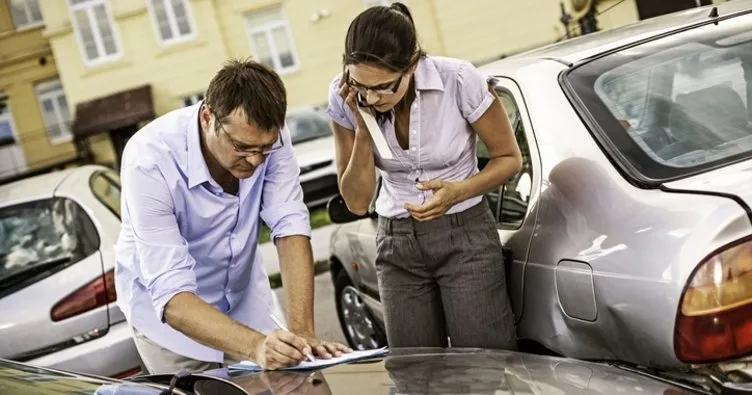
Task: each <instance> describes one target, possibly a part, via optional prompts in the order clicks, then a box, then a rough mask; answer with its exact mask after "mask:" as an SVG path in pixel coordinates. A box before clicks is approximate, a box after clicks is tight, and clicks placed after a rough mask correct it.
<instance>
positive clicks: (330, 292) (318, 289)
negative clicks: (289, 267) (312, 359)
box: [259, 225, 347, 345]
mask: <svg viewBox="0 0 752 395" xmlns="http://www.w3.org/2000/svg"><path fill="white" fill-rule="evenodd" d="M335 227H336V225H327V226H323V227H321V228H317V229H314V230H313V231H312V232H311V247H312V249H313V261H314V262H328V260H329V238H330V237H331V235H332V232H333V231H334V229H335ZM259 248H260V251H261V255H262V257H263V259H264V266H265V267H266V271H267V273H268V274H269V278H270V280H271V283H272V287H275V289H274V295H275V296H276V298H277V300H278V302H279V307H280V308H281V310H282V312H283V313H286V312H285V310H286V303H287V302H286V301H287V298H286V297H285V291H284V288H283V287H281V286H278V285H280V281H279V260H278V259H277V248H276V247H275V246H274V244H272V243H271V242H267V243H262V244H261V245H260V246H259ZM328 268H329V266H328V264H327V265H324V266H323V267H322V266H321V265H319V269H328ZM313 305H314V306H313V309H314V326H315V328H316V335H317V336H318V337H319V338H320V339H322V340H328V341H336V342H340V343H342V344H345V345H346V344H347V341H346V340H345V336H344V335H343V334H342V328H341V327H340V324H339V318H338V317H337V307H336V304H335V301H334V284H333V283H332V277H331V276H330V275H329V271H328V270H319V272H318V274H316V277H315V278H314V299H313Z"/></svg>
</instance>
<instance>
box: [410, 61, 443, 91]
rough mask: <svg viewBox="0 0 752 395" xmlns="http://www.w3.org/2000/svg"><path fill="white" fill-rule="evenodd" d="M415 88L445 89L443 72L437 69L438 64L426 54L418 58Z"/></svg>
mask: <svg viewBox="0 0 752 395" xmlns="http://www.w3.org/2000/svg"><path fill="white" fill-rule="evenodd" d="M415 89H417V90H420V91H422V90H439V91H443V90H444V81H442V80H441V74H439V71H438V70H436V65H435V64H434V62H433V60H431V58H430V57H428V56H424V57H422V58H420V60H418V66H417V67H416V68H415Z"/></svg>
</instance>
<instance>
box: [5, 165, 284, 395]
mask: <svg viewBox="0 0 752 395" xmlns="http://www.w3.org/2000/svg"><path fill="white" fill-rule="evenodd" d="M119 233H120V177H119V175H118V174H117V173H116V172H115V171H113V170H112V169H109V168H106V167H101V166H83V167H79V168H76V169H70V170H64V171H59V172H54V173H49V174H45V175H40V176H35V177H31V178H27V179H24V180H20V181H16V182H13V183H10V184H7V185H4V186H2V187H0V339H2V340H0V358H5V359H11V360H16V361H23V362H28V363H30V364H33V365H38V366H46V367H55V368H60V369H65V370H71V371H75V372H84V373H91V374H96V375H100V376H112V377H126V376H130V375H134V374H139V373H141V372H142V363H141V359H140V357H139V355H138V352H137V351H136V347H135V344H134V342H133V339H132V333H131V329H130V327H129V325H128V323H127V321H125V317H124V316H123V313H122V311H121V310H120V309H119V308H118V307H117V305H116V303H115V302H116V300H117V295H116V293H115V286H114V274H113V269H114V265H115V253H114V247H115V243H116V241H117V237H118V234H119ZM273 298H274V303H275V309H276V311H277V314H278V316H282V315H281V311H282V310H281V306H280V304H279V301H278V300H277V296H276V294H274V293H273ZM0 392H2V391H0Z"/></svg>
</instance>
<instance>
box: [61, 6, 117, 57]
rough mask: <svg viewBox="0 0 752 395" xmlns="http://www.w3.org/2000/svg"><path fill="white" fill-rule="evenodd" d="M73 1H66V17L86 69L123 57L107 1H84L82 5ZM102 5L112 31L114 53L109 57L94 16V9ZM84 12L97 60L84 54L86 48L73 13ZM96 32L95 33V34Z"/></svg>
mask: <svg viewBox="0 0 752 395" xmlns="http://www.w3.org/2000/svg"><path fill="white" fill-rule="evenodd" d="M73 1H74V0H68V14H69V15H68V16H69V18H70V23H71V26H72V27H73V33H74V34H73V35H74V36H75V37H76V43H77V44H78V48H79V51H80V52H81V58H82V59H83V62H84V65H85V66H86V67H93V66H99V65H102V64H105V63H110V62H114V61H116V60H119V59H121V58H122V57H123V45H122V42H121V41H120V34H119V32H118V29H117V25H116V24H115V18H114V15H112V9H111V8H110V1H109V0H84V2H83V3H80V4H73ZM99 5H102V6H104V10H105V14H106V15H107V23H108V24H109V25H110V30H111V31H112V40H113V43H114V45H115V49H116V52H115V53H114V54H111V55H107V54H106V52H105V48H104V42H103V41H104V40H103V38H102V34H101V32H100V30H99V26H97V25H96V23H94V22H96V17H95V16H94V8H95V7H97V6H99ZM82 9H83V10H85V11H86V19H87V20H88V22H89V26H90V29H91V32H92V37H93V38H94V43H95V45H96V47H97V54H98V55H99V56H97V58H95V59H89V58H88V56H87V54H86V46H85V45H84V39H83V37H82V36H81V27H80V26H79V25H78V22H77V21H76V18H75V16H74V15H75V13H76V11H78V10H82ZM95 31H96V32H95Z"/></svg>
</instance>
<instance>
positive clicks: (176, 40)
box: [146, 0, 198, 47]
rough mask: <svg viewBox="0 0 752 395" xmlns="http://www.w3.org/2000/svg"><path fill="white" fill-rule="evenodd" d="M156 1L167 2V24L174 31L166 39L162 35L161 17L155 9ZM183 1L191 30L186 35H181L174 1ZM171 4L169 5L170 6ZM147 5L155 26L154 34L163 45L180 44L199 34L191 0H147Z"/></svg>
mask: <svg viewBox="0 0 752 395" xmlns="http://www.w3.org/2000/svg"><path fill="white" fill-rule="evenodd" d="M155 1H161V2H163V4H165V12H166V14H167V24H168V25H169V27H170V32H171V33H172V38H169V39H166V40H165V39H164V38H163V37H162V32H161V30H160V28H159V19H158V17H157V13H156V11H155V10H154V2H155ZM176 1H179V2H182V3H183V8H185V16H186V19H187V23H188V27H189V28H190V32H189V33H188V34H185V35H180V28H179V27H178V22H177V17H176V16H175V6H174V4H173V2H176ZM168 5H169V6H168ZM146 7H147V8H148V10H149V15H150V19H151V24H152V27H153V28H154V34H155V35H156V37H157V42H158V43H159V45H160V46H162V47H169V46H171V45H175V44H180V43H183V42H188V41H192V40H195V39H196V37H197V36H198V32H197V31H196V21H195V20H194V19H193V12H192V11H191V6H190V2H189V1H187V0H146Z"/></svg>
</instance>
